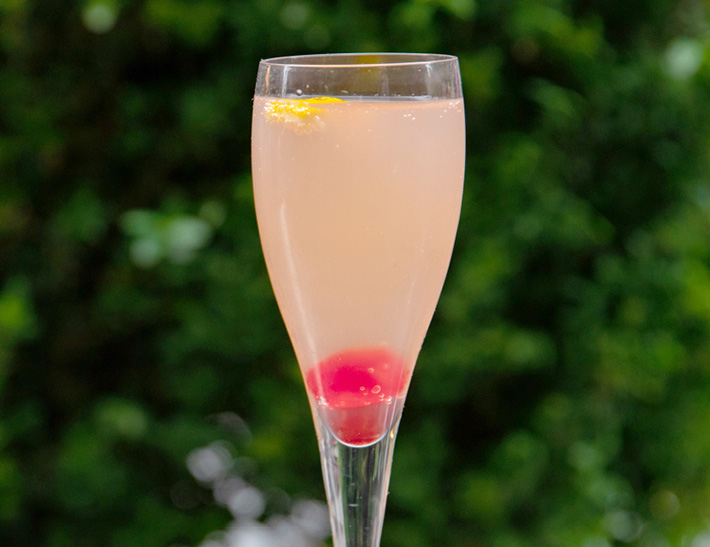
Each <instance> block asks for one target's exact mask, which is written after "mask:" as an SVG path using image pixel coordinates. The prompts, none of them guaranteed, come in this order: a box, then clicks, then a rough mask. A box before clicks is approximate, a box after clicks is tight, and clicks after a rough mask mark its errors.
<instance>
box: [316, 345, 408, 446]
mask: <svg viewBox="0 0 710 547" xmlns="http://www.w3.org/2000/svg"><path fill="white" fill-rule="evenodd" d="M408 381H409V373H408V372H407V370H406V366H405V364H404V361H402V359H401V358H400V357H399V356H397V355H396V354H395V353H393V352H392V351H390V350H388V349H386V348H361V349H352V350H347V351H343V352H340V353H336V354H334V355H331V356H330V357H328V358H327V359H324V360H323V361H321V362H320V363H318V364H317V365H316V366H315V367H313V368H311V369H310V370H309V371H308V373H307V374H306V387H307V388H308V390H309V391H310V392H311V394H312V395H313V396H314V397H315V399H316V401H317V402H318V404H319V407H318V408H319V410H320V411H321V415H322V416H323V419H324V420H325V421H326V422H327V424H328V426H329V427H330V429H331V431H332V432H333V434H335V436H336V437H338V438H339V439H340V440H341V441H342V442H345V443H348V444H356V445H358V444H369V443H372V442H374V441H376V440H378V439H379V438H380V437H381V436H382V435H384V433H385V432H386V431H387V429H388V428H389V427H390V426H391V425H392V417H393V412H394V407H393V401H394V399H395V398H396V397H397V396H399V395H403V394H404V391H405V390H406V387H407V383H408Z"/></svg>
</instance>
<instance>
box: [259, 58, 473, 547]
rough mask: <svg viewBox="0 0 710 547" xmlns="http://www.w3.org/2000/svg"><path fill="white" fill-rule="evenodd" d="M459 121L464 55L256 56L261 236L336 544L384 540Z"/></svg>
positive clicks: (442, 242) (433, 296) (361, 546)
mask: <svg viewBox="0 0 710 547" xmlns="http://www.w3.org/2000/svg"><path fill="white" fill-rule="evenodd" d="M464 125H465V122H464V106H463V99H462V95H461V80H460V75H459V67H458V60H457V59H456V57H452V56H447V55H430V54H401V53H368V54H334V55H305V56H295V57H282V58H275V59H268V60H264V61H262V62H261V63H260V65H259V72H258V76H257V82H256V92H255V97H254V115H253V126H252V170H253V179H254V200H255V205H256V212H257V220H258V225H259V234H260V237H261V242H262V247H263V251H264V256H265V259H266V264H267V268H268V271H269V277H270V279H271V283H272V286H273V289H274V293H275V295H276V299H277V302H278V304H279V308H280V310H281V314H282V316H283V318H284V322H285V324H286V327H287V329H288V332H289V336H290V338H291V341H292V343H293V347H294V350H295V353H296V356H297V359H298V362H299V365H300V367H301V372H302V373H303V378H304V381H305V385H306V391H307V393H308V399H309V401H310V405H311V410H312V413H313V419H314V422H315V426H316V432H317V436H318V442H319V449H320V454H321V463H322V468H323V476H324V481H325V488H326V495H327V498H328V504H329V507H330V513H331V525H332V528H333V541H334V545H335V547H376V546H379V544H380V536H381V531H382V523H383V519H384V511H385V502H386V497H387V491H388V485H389V475H390V469H391V463H392V451H393V448H394V441H395V437H396V433H397V428H398V425H399V421H400V418H401V415H402V407H403V404H404V398H405V395H406V392H407V389H408V387H409V382H410V379H411V375H412V371H413V369H414V364H415V362H416V359H417V356H418V354H419V350H420V348H421V345H422V343H423V340H424V336H425V334H426V331H427V328H428V327H429V323H430V322H431V318H432V315H433V313H434V309H435V307H436V304H437V301H438V299H439V295H440V293H441V289H442V286H443V283H444V278H445V276H446V271H447V269H448V266H449V261H450V259H451V252H452V248H453V244H454V238H455V234H456V228H457V225H458V220H459V214H460V210H461V196H462V192H463V174H464V159H465V152H464V148H465V142H464V140H465V128H464Z"/></svg>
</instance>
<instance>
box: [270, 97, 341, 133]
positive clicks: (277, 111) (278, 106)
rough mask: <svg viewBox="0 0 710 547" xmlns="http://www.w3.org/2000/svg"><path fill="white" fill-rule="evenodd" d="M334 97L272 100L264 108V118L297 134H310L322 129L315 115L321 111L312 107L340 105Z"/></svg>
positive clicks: (339, 101) (339, 100)
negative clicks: (280, 124)
mask: <svg viewBox="0 0 710 547" xmlns="http://www.w3.org/2000/svg"><path fill="white" fill-rule="evenodd" d="M342 102H344V101H343V99H336V98H335V97H313V98H309V99H274V100H272V101H269V102H268V103H266V105H265V106H264V116H265V117H266V119H267V120H268V121H270V122H275V123H282V124H284V126H286V127H289V128H291V129H293V130H295V131H297V132H299V133H310V132H311V131H313V130H314V129H319V128H320V127H322V121H321V119H320V117H319V116H318V115H317V114H318V113H319V112H321V111H322V110H323V109H322V108H318V107H317V106H314V105H319V104H330V103H342Z"/></svg>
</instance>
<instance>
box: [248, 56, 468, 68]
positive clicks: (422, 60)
mask: <svg viewBox="0 0 710 547" xmlns="http://www.w3.org/2000/svg"><path fill="white" fill-rule="evenodd" d="M370 58H372V60H369V59H370ZM346 61H347V62H346ZM451 61H458V57H456V56H455V55H446V54H441V53H390V52H381V53H380V52H364V53H315V54H306V55H291V56H286V57H272V58H270V59H262V60H261V64H263V65H268V66H280V67H308V68H353V67H377V66H380V67H384V66H388V67H389V66H416V65H430V64H432V63H446V62H451Z"/></svg>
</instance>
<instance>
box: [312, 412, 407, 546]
mask: <svg viewBox="0 0 710 547" xmlns="http://www.w3.org/2000/svg"><path fill="white" fill-rule="evenodd" d="M398 415H399V416H398V417H397V419H396V420H394V425H393V426H392V428H391V429H390V430H389V431H387V432H386V433H385V434H384V435H383V436H382V437H381V438H380V439H379V440H378V441H376V442H374V443H372V444H369V445H367V446H351V445H348V444H344V443H342V442H340V441H339V440H338V439H337V438H336V437H335V436H334V435H333V433H332V432H331V431H330V429H329V428H328V426H327V425H326V424H324V423H323V422H322V421H321V420H320V419H319V418H317V417H316V420H315V421H316V429H317V432H318V447H319V449H320V455H321V465H322V469H323V479H324V482H325V491H326V496H327V498H328V506H329V508H330V523H331V527H332V530H333V545H334V547H379V545H380V537H381V535H382V523H383V521H384V516H385V504H386V502H387V492H388V488H389V480H390V471H391V468H392V453H393V451H394V441H395V438H396V436H397V428H398V427H399V417H401V412H399V413H398Z"/></svg>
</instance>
